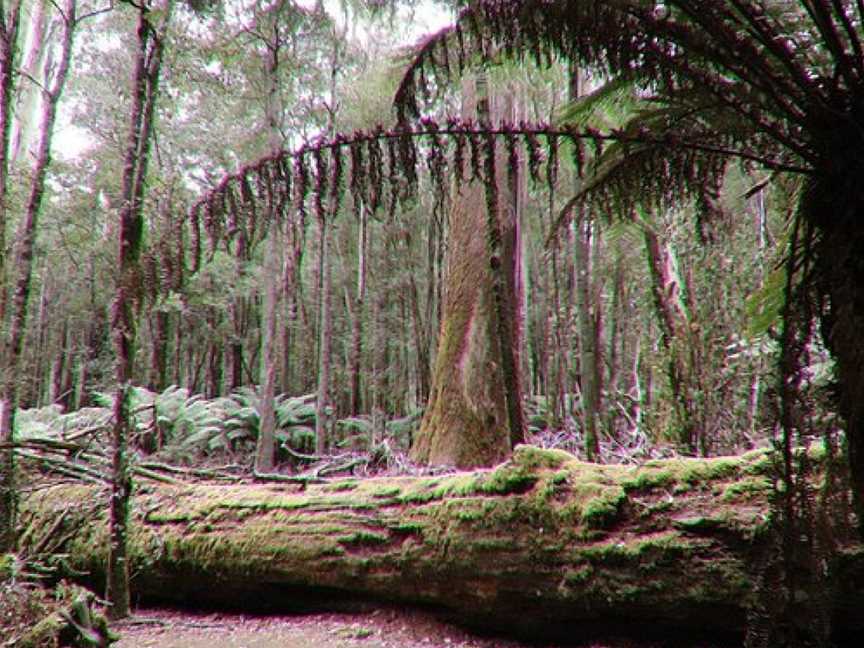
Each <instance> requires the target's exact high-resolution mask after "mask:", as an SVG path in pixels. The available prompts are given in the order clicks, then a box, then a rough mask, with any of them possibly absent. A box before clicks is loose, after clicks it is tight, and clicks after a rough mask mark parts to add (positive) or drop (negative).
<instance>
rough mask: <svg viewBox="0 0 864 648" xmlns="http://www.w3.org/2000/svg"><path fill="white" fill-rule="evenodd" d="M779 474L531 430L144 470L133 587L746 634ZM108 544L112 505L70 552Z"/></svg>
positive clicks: (579, 624)
mask: <svg viewBox="0 0 864 648" xmlns="http://www.w3.org/2000/svg"><path fill="white" fill-rule="evenodd" d="M770 474H771V470H770V459H769V456H768V455H767V454H766V453H765V452H761V451H755V452H751V453H749V454H745V455H743V456H740V457H729V458H718V459H707V460H700V459H675V460H662V461H661V460H657V461H650V462H648V463H646V464H645V465H643V466H640V467H632V466H613V465H595V464H586V463H582V462H579V461H578V460H576V459H575V458H574V457H573V456H572V455H569V454H567V453H564V452H561V451H555V450H542V449H538V448H535V447H530V446H520V447H518V448H517V449H516V451H515V452H514V454H513V457H512V459H511V460H510V461H508V462H506V463H504V464H502V465H500V466H498V467H497V468H495V469H492V470H485V471H475V472H470V473H457V474H450V475H440V476H432V477H383V478H374V479H362V480H358V479H342V480H339V481H332V482H328V483H324V484H266V485H261V484H252V485H238V484H207V485H201V484H197V485H173V484H147V485H146V486H141V487H139V488H138V490H137V491H136V493H135V503H136V505H135V513H134V521H133V524H132V530H131V534H130V542H131V546H130V560H131V561H132V565H131V572H132V574H133V579H132V588H133V597H135V598H138V599H147V600H150V601H161V602H171V603H180V604H184V605H206V606H221V607H229V608H252V609H256V610H260V611H291V610H299V609H304V608H308V607H311V606H314V605H315V604H316V603H320V602H321V601H323V600H327V601H331V602H332V601H333V600H336V599H338V598H340V597H344V596H351V597H355V598H363V599H375V600H385V601H390V602H397V603H407V604H420V605H430V606H435V607H437V608H439V609H441V610H443V611H444V612H446V613H447V614H448V615H449V616H450V617H452V618H455V619H456V620H457V621H461V622H463V623H468V624H470V625H474V626H483V627H487V628H488V627H493V628H496V629H498V630H500V631H505V632H509V633H515V634H518V635H523V636H525V635H527V636H533V637H537V636H539V635H544V636H550V635H555V634H558V635H560V634H565V635H568V636H570V637H571V638H573V637H572V633H574V632H579V633H586V634H588V633H591V634H596V633H606V632H609V631H610V629H612V630H614V631H615V633H616V634H618V633H621V632H622V631H624V632H626V633H628V634H642V635H645V634H661V635H665V636H668V635H669V634H670V633H689V634H691V635H692V634H697V635H705V634H708V635H711V636H712V637H713V638H715V639H717V638H720V637H725V638H727V639H729V640H731V641H733V642H735V641H740V638H741V636H742V633H743V631H744V627H745V624H746V618H747V614H748V610H749V609H750V606H751V604H752V603H753V602H754V597H755V596H756V594H755V592H756V590H757V587H756V580H757V578H758V574H759V565H760V561H761V560H762V559H763V558H764V555H765V553H766V552H765V548H766V545H767V543H768V540H767V538H768V537H769V536H770V535H771V534H770V533H769V530H770V524H771V522H770V520H771V512H770V506H769V503H768V501H769V493H770V491H771V487H772V480H771V478H770V476H769V475H770ZM97 492H98V489H96V488H95V487H92V486H89V485H80V486H69V485H64V486H63V487H58V488H53V489H45V490H40V491H38V492H36V493H34V494H33V495H32V496H30V497H29V498H28V499H27V500H26V501H25V503H24V513H25V515H26V516H28V517H29V518H31V519H32V520H40V521H41V524H44V525H45V526H46V528H47V527H48V526H50V525H51V524H53V520H54V519H55V518H54V516H55V515H59V514H60V511H64V510H65V511H67V513H65V515H66V517H67V518H71V517H72V516H71V515H70V514H69V512H68V511H69V510H70V504H72V503H74V502H80V503H92V500H93V498H94V497H97V496H101V495H97ZM32 523H33V522H31V524H32ZM32 536H33V537H34V538H35V537H38V534H37V533H33V534H32ZM106 546H107V531H106V524H105V519H104V515H103V516H102V518H100V519H99V521H98V522H97V523H93V524H89V525H86V526H83V527H80V528H79V530H78V532H77V533H76V534H75V535H74V537H73V538H72V539H71V540H70V541H69V543H68V544H67V546H66V548H65V551H66V552H67V553H68V554H70V563H71V565H72V566H73V567H74V568H76V569H79V570H87V571H89V572H90V573H91V574H93V575H94V576H95V577H96V578H97V579H101V578H103V577H104V563H105V556H106V549H105V547H106ZM850 560H851V559H850ZM852 562H854V563H855V564H858V563H857V562H855V561H852ZM850 564H851V563H850ZM853 572H854V570H851V568H850V571H849V573H850V574H852V573H853ZM854 573H858V572H854ZM854 580H855V578H854V577H852V581H854ZM854 587H857V586H854V585H853V589H854ZM851 600H852V599H847V603H849V601H851ZM858 602H860V599H858ZM853 607H854V605H853ZM853 618H854V615H853ZM850 623H854V621H851V622H850ZM858 623H861V621H860V620H859V621H858Z"/></svg>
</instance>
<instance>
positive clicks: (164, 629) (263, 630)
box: [114, 609, 648, 648]
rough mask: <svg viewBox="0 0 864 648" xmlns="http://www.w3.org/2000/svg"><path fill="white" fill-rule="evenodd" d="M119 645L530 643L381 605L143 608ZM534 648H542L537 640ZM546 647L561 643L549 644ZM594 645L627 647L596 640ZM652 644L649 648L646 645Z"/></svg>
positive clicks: (488, 647)
mask: <svg viewBox="0 0 864 648" xmlns="http://www.w3.org/2000/svg"><path fill="white" fill-rule="evenodd" d="M117 629H118V630H119V631H120V633H121V634H122V639H121V640H120V642H119V643H117V644H114V646H115V648H157V647H158V648H525V647H526V646H527V644H523V643H519V642H516V641H512V640H508V639H500V638H489V637H478V636H476V635H471V634H469V633H467V632H465V631H463V630H461V629H459V628H456V627H454V626H451V625H447V624H445V623H442V622H440V621H438V620H436V619H435V618H434V617H433V616H431V615H428V614H425V613H422V612H408V611H402V610H398V611H397V610H389V609H379V610H373V611H371V612H365V613H359V614H337V613H331V614H308V615H302V616H267V617H260V616H245V615H231V614H192V613H188V612H177V611H171V610H161V609H145V610H138V611H137V612H136V616H135V618H134V619H133V620H131V621H129V622H125V623H123V624H121V625H120V626H119V627H118V628H117ZM533 648H541V647H539V646H537V645H534V646H533ZM542 648H557V646H553V645H551V644H547V645H546V646H543V647H542ZM593 648H625V644H615V645H614V646H613V645H612V644H605V643H604V644H602V645H601V644H595V645H594V647H593ZM643 648H648V647H643Z"/></svg>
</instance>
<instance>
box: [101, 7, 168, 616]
mask: <svg viewBox="0 0 864 648" xmlns="http://www.w3.org/2000/svg"><path fill="white" fill-rule="evenodd" d="M163 8H164V12H163V13H162V15H161V19H160V21H159V22H158V25H157V24H153V23H151V16H150V7H149V6H148V5H140V6H138V24H137V32H136V35H137V39H136V43H135V45H136V49H135V51H134V70H133V76H132V105H131V108H130V118H129V134H128V140H127V142H126V150H125V154H124V160H123V173H122V178H121V203H120V209H119V214H118V220H119V222H120V227H119V246H118V247H119V249H118V257H117V261H118V264H117V265H118V268H117V270H118V277H117V286H116V292H115V296H114V303H113V305H112V313H111V330H112V340H113V344H114V352H115V356H116V368H115V373H116V380H117V392H116V394H115V398H114V428H113V448H112V486H111V499H110V504H109V508H110V519H111V525H110V528H111V542H110V543H109V545H108V546H109V557H108V577H107V584H106V598H107V600H108V602H109V603H110V604H111V608H110V610H109V616H110V617H112V618H115V619H117V618H123V617H126V616H128V615H129V566H128V562H127V550H126V541H127V526H128V511H129V498H130V497H131V489H132V482H131V477H130V475H129V460H128V457H127V452H128V448H127V444H128V441H129V434H130V430H131V427H132V422H131V412H130V408H129V402H128V399H129V393H130V390H131V386H132V379H133V367H134V362H135V351H136V348H135V347H136V344H137V339H136V338H137V327H138V321H137V318H138V311H139V310H140V305H141V268H140V257H141V247H142V245H143V234H144V219H143V215H142V211H143V199H144V188H145V179H146V177H147V167H148V162H149V158H150V155H149V153H150V143H151V139H152V133H153V117H154V112H155V102H156V95H157V89H158V86H159V77H160V70H161V65H162V52H163V45H164V40H163V39H164V36H165V28H166V26H167V24H168V21H169V20H170V16H171V11H172V9H173V0H167V1H166V3H165V5H164V7H163Z"/></svg>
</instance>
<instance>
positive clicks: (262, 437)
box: [255, 223, 282, 473]
mask: <svg viewBox="0 0 864 648" xmlns="http://www.w3.org/2000/svg"><path fill="white" fill-rule="evenodd" d="M268 243H269V245H268V250H267V258H266V261H265V265H264V268H265V272H264V276H265V284H266V286H265V289H264V317H263V321H262V326H261V373H262V374H263V382H262V385H261V398H260V403H261V405H260V407H261V412H260V425H259V430H258V440H257V444H256V450H255V470H256V471H258V472H262V473H266V472H272V471H273V469H274V468H275V466H276V369H277V365H278V348H277V341H278V340H277V338H276V320H277V313H276V311H277V309H278V307H279V304H280V299H279V293H280V292H281V291H280V286H279V282H278V281H276V280H275V278H276V277H278V276H279V269H280V268H281V267H282V236H281V235H280V228H279V226H278V225H277V224H275V223H273V224H272V225H271V227H270V237H269V241H268Z"/></svg>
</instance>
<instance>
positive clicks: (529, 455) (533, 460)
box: [505, 445, 576, 471]
mask: <svg viewBox="0 0 864 648" xmlns="http://www.w3.org/2000/svg"><path fill="white" fill-rule="evenodd" d="M572 461H576V457H574V456H573V455H572V454H570V453H569V452H564V451H563V450H554V449H549V448H538V447H537V446H531V445H518V446H516V449H515V450H513V458H512V460H511V463H512V464H514V465H517V466H520V467H521V468H523V469H525V470H531V471H537V470H549V469H551V470H556V469H558V468H561V467H562V466H564V465H566V464H567V463H570V462H572ZM505 465H506V464H505Z"/></svg>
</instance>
